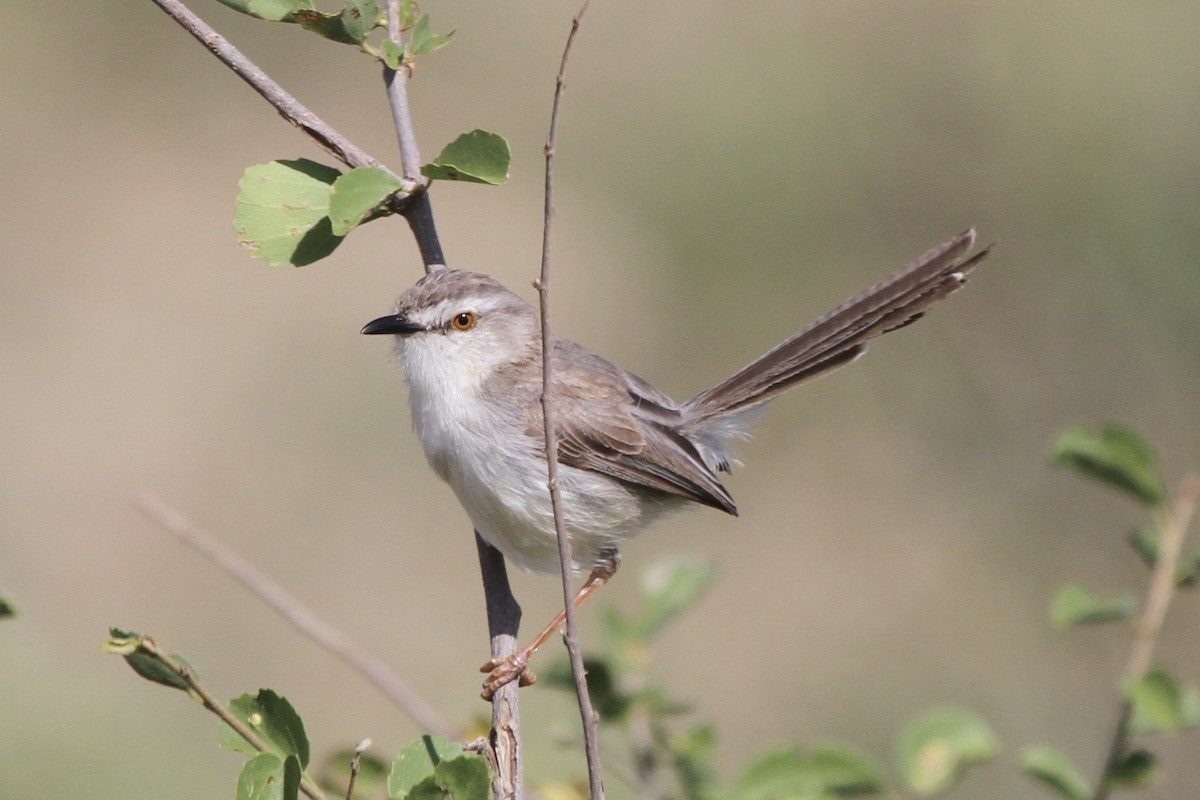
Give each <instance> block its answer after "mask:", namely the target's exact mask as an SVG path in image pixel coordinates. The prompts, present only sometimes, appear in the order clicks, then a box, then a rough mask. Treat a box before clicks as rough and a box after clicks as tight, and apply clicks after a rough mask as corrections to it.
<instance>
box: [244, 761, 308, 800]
mask: <svg viewBox="0 0 1200 800" xmlns="http://www.w3.org/2000/svg"><path fill="white" fill-rule="evenodd" d="M300 773H301V769H300V762H299V761H297V760H296V757H295V756H287V757H286V758H281V757H279V756H278V755H276V754H275V753H260V754H259V755H257V756H255V757H254V758H252V759H250V760H249V761H247V762H246V765H245V766H244V767H242V772H241V774H240V775H238V782H237V794H236V795H235V797H236V798H237V800H296V798H298V797H299V796H300Z"/></svg>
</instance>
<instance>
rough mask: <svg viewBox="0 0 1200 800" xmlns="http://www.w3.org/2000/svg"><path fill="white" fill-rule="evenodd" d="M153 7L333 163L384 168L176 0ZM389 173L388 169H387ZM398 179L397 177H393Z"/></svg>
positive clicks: (407, 186) (161, 0)
mask: <svg viewBox="0 0 1200 800" xmlns="http://www.w3.org/2000/svg"><path fill="white" fill-rule="evenodd" d="M154 4H155V5H157V6H158V7H159V8H161V9H162V10H163V11H165V12H166V13H167V15H168V16H170V17H171V19H173V20H175V21H176V22H178V23H179V24H180V25H181V26H182V27H183V28H184V29H185V30H186V31H187V32H188V33H190V34H191V35H192V36H193V37H195V39H196V41H198V42H200V44H202V45H204V46H205V47H206V48H208V50H209V52H211V53H212V54H213V55H214V56H216V57H217V58H219V59H220V60H221V61H222V62H223V63H224V64H225V65H226V66H227V67H229V68H230V69H231V70H233V71H234V73H236V74H237V76H238V77H240V78H241V79H242V80H244V81H245V82H246V83H248V84H250V87H251V88H253V89H254V91H256V92H258V93H259V94H260V95H262V96H263V99H265V100H266V101H267V102H268V103H270V104H271V105H272V106H274V107H275V110H276V111H278V112H279V114H280V116H282V117H283V118H284V119H286V120H287V121H288V122H290V123H292V124H293V125H295V126H296V127H297V128H299V129H300V130H302V131H304V133H305V134H307V135H308V137H309V138H311V139H312V140H313V141H314V142H316V143H317V144H318V145H320V146H321V147H322V148H324V149H325V150H326V151H328V152H329V154H330V155H332V156H333V157H334V158H336V159H337V160H339V161H341V162H342V163H343V164H346V165H348V166H351V167H378V168H380V169H385V170H386V169H387V167H385V166H384V165H383V164H382V163H380V162H379V160H377V159H376V158H375V157H373V156H371V155H370V154H369V153H367V152H366V151H365V150H363V149H361V148H360V147H358V145H356V144H354V143H353V142H351V141H350V140H349V139H347V138H346V137H345V136H343V135H342V134H340V133H338V132H337V131H336V130H334V128H333V127H332V126H330V125H329V124H328V123H326V122H325V121H324V120H322V119H321V118H320V117H318V116H317V115H316V114H314V113H313V112H311V111H309V110H308V108H306V107H305V106H304V104H302V103H301V102H300V101H299V100H297V99H296V98H295V97H292V95H291V94H289V93H288V92H287V90H285V89H284V88H283V87H282V86H280V85H279V84H278V83H276V82H275V81H274V80H272V79H271V78H270V77H269V76H268V75H267V74H266V73H265V72H263V71H262V70H261V69H259V67H258V66H257V65H256V64H255V63H254V62H252V61H251V60H250V59H248V58H246V56H245V55H243V54H242V52H241V51H240V50H238V49H237V48H236V47H234V46H233V45H232V44H231V43H230V42H229V40H228V39H226V38H225V37H224V36H222V35H221V34H219V33H217V32H216V31H215V30H213V29H212V28H211V27H209V25H208V24H207V23H205V22H204V20H202V19H200V18H199V17H198V16H196V15H195V14H194V13H192V11H191V10H190V9H189V8H188V7H187V6H185V5H184V4H183V3H180V2H178V0H154ZM388 171H389V172H390V170H388ZM397 177H399V176H397ZM404 184H405V186H404V189H403V190H402V191H404V192H411V191H413V189H414V188H416V187H415V184H413V182H412V181H404Z"/></svg>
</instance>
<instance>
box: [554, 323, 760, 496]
mask: <svg viewBox="0 0 1200 800" xmlns="http://www.w3.org/2000/svg"><path fill="white" fill-rule="evenodd" d="M563 345H565V346H567V347H570V348H571V352H570V354H569V356H570V357H569V358H567V359H556V364H561V363H563V362H564V361H565V362H566V363H565V364H564V366H563V368H562V369H559V368H558V367H557V366H556V371H555V375H556V376H558V377H557V378H556V379H555V381H554V404H555V405H554V408H555V419H556V427H557V429H558V461H559V463H560V464H565V465H566V466H569V467H575V468H577V469H586V470H591V471H592V472H598V473H600V474H602V475H608V476H610V477H612V478H616V479H617V480H620V481H624V482H625V483H630V484H634V485H636V486H644V487H647V488H649V489H655V490H657V491H660V492H665V493H667V494H672V495H677V496H679V497H683V498H686V499H688V500H692V501H694V502H697V503H701V504H703V505H707V506H712V507H713V508H719V509H721V510H722V511H725V512H727V513H729V514H737V506H736V505H735V504H734V502H733V498H732V497H731V496H730V494H729V492H728V490H726V488H725V487H724V486H722V485H721V482H720V481H719V480H717V477H716V475H715V474H714V473H713V471H712V470H711V469H709V468H708V466H707V465H705V463H704V459H703V458H702V457H701V455H700V452H699V451H698V450H697V449H696V446H695V445H694V444H693V443H692V442H691V441H689V440H688V439H687V438H686V437H684V436H683V435H682V434H680V433H679V432H678V431H677V430H676V426H675V425H674V424H672V420H677V419H678V416H679V412H678V411H677V410H676V409H675V408H674V407H673V406H672V405H670V404H669V400H667V398H665V397H664V396H662V395H661V394H660V393H658V392H657V391H655V390H654V389H653V388H652V387H650V386H649V385H648V384H644V385H643V383H642V382H641V381H640V380H639V379H636V378H634V379H632V380H630V379H629V378H630V377H631V376H628V375H627V374H626V373H624V372H623V371H621V370H619V369H618V368H617V367H615V366H613V365H612V364H610V363H609V362H607V361H605V360H604V359H601V358H600V357H599V356H596V355H594V354H593V353H591V352H590V351H587V350H584V349H583V348H581V347H578V346H577V345H571V344H570V343H563ZM576 366H578V367H583V369H581V370H578V371H577V370H575V369H573V367H576ZM540 416H541V415H540V414H539V415H538V417H539V421H540Z"/></svg>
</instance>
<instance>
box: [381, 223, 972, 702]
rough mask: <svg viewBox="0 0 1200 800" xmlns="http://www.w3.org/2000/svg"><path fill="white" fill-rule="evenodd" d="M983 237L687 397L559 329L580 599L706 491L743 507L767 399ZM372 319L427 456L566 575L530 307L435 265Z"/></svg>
mask: <svg viewBox="0 0 1200 800" xmlns="http://www.w3.org/2000/svg"><path fill="white" fill-rule="evenodd" d="M974 241H975V231H974V230H973V229H971V230H967V231H964V232H963V233H961V234H959V235H958V236H956V237H954V238H953V239H950V240H949V241H947V242H944V243H942V244H940V245H938V246H937V247H935V248H933V249H932V250H929V251H928V252H926V253H925V254H924V255H922V256H920V257H919V258H917V259H916V260H914V261H912V262H911V263H909V264H908V265H906V266H904V267H903V268H902V269H900V270H899V271H897V272H895V273H893V274H892V275H890V276H889V277H887V278H885V279H884V280H882V281H880V282H879V283H877V284H875V285H874V286H872V287H871V288H869V289H867V290H866V291H864V292H862V293H861V294H859V295H857V296H855V297H853V298H851V299H850V300H848V301H846V302H845V303H843V304H842V305H840V306H838V307H837V308H835V309H834V310H833V311H831V312H829V313H828V314H826V315H825V316H823V317H821V318H820V319H818V320H816V321H815V322H813V323H812V324H810V325H809V326H808V327H806V328H804V329H803V330H801V331H800V332H799V333H797V334H795V335H794V336H792V337H790V338H788V339H786V340H785V341H784V342H783V343H782V344H780V345H779V346H777V347H775V348H774V349H772V350H771V351H769V352H767V353H766V354H765V355H763V356H762V357H760V358H758V359H756V360H755V361H753V362H752V363H751V364H749V365H748V366H746V367H744V368H742V369H741V370H739V371H738V372H736V373H734V374H733V375H731V376H730V377H728V378H726V379H725V380H723V381H721V382H720V383H718V384H717V385H715V386H713V387H711V388H709V389H705V390H704V391H702V392H700V393H699V394H697V395H696V396H695V397H693V398H692V399H690V400H687V401H686V402H683V403H676V402H675V401H673V400H671V398H669V397H667V396H666V395H665V394H663V393H662V392H660V391H658V390H657V389H655V388H654V387H653V386H651V385H650V384H649V383H647V382H646V381H644V380H642V379H641V378H639V377H637V376H635V375H633V374H631V373H629V372H627V371H625V370H623V369H621V368H620V367H618V366H616V365H614V364H612V363H611V362H609V361H607V360H605V359H603V358H601V357H600V356H598V355H596V354H595V353H593V352H591V351H590V350H588V349H587V348H585V347H583V346H581V345H578V344H575V343H574V342H571V341H568V340H566V339H555V341H554V353H553V359H552V379H553V393H552V396H551V401H552V403H553V405H554V409H555V416H556V418H557V431H556V434H557V437H558V461H559V491H560V494H561V499H562V506H563V514H564V521H565V523H566V530H567V532H568V534H569V536H570V537H571V545H572V553H573V559H574V564H573V565H572V567H573V570H574V571H576V572H583V571H588V570H590V571H591V574H590V576H589V577H588V579H587V581H585V583H584V585H583V588H582V589H580V592H579V595H578V596H577V598H576V601H575V602H576V605H579V604H581V603H582V602H583V600H585V599H586V598H587V597H588V596H590V595H591V594H592V593H593V592H594V591H595V590H596V589H597V588H599V586H601V585H603V583H605V582H606V581H607V580H608V578H609V577H611V576H612V574H613V573H614V572H615V571H616V568H617V565H618V563H619V547H620V545H621V543H622V542H623V541H625V540H626V539H628V538H630V537H632V536H634V535H635V534H637V533H639V532H640V531H642V530H643V529H645V528H646V527H648V526H649V525H651V524H652V523H653V522H654V521H655V520H657V519H659V518H660V517H662V516H663V515H664V514H666V513H668V512H671V511H675V510H677V509H681V508H684V507H685V506H687V505H688V504H689V503H699V504H701V505H707V506H712V507H713V508H718V509H720V510H722V511H725V512H727V513H729V514H735V515H736V514H737V507H736V506H735V505H734V502H733V498H732V497H731V496H730V495H729V492H728V491H727V490H726V489H725V487H724V486H722V485H721V481H720V480H719V478H718V473H720V472H728V471H729V470H730V466H731V464H732V463H733V461H734V459H733V455H732V452H731V444H732V442H733V441H734V440H737V439H740V438H745V436H746V435H747V429H748V426H749V425H750V424H751V423H752V422H753V421H754V420H755V419H756V418H757V416H758V412H760V411H761V410H762V408H763V406H764V404H765V403H767V402H768V401H770V400H772V399H773V398H774V397H775V396H776V395H778V394H780V393H781V392H783V391H785V390H786V389H789V388H791V387H792V386H795V385H796V384H798V383H801V382H803V381H806V380H809V379H811V378H815V377H817V376H819V375H823V374H825V373H827V372H829V371H830V370H833V369H836V368H837V367H841V366H843V365H845V364H848V363H850V362H851V361H853V360H855V359H856V358H858V357H859V356H860V355H862V354H863V352H864V351H865V349H866V344H867V342H868V341H869V340H870V339H872V338H874V337H876V336H878V335H880V334H883V333H887V332H888V331H892V330H896V329H897V328H900V327H903V326H905V325H908V324H909V323H911V322H913V321H915V320H916V319H918V318H919V317H920V316H921V315H922V314H923V313H924V311H925V309H926V308H928V307H929V306H930V305H932V304H933V303H935V302H936V301H938V300H940V299H942V298H943V297H946V296H947V295H949V294H950V293H951V292H953V291H955V290H956V289H958V288H959V287H960V286H962V285H963V283H964V282H965V280H966V278H967V275H968V273H970V271H971V270H972V269H973V268H974V267H975V265H976V264H978V263H979V262H980V261H981V260H982V259H983V258H984V257H985V256H986V255H987V253H988V248H984V249H982V250H980V251H978V252H975V253H974V254H970V250H971V248H972V246H973V244H974ZM362 332H363V333H366V334H383V333H390V334H393V335H395V336H396V341H397V352H398V354H399V357H400V362H401V364H402V366H403V368H404V374H405V378H406V380H407V382H408V386H409V395H410V404H411V406H412V418H413V426H414V427H415V429H416V432H417V436H418V438H419V439H420V440H421V445H422V447H423V448H424V450H425V457H426V458H427V459H428V460H429V464H430V465H431V466H432V467H433V470H434V471H435V472H436V473H437V474H438V476H439V477H441V478H442V480H444V481H446V482H447V483H449V484H450V486H451V487H452V488H453V489H454V493H455V494H456V495H457V496H458V500H459V502H460V503H462V506H463V508H464V509H466V512H467V515H468V516H469V517H470V518H471V522H472V523H473V524H474V526H475V529H476V530H477V531H478V532H479V535H480V536H482V537H483V539H484V540H485V541H487V542H488V543H489V544H491V545H492V546H493V547H496V548H497V549H499V550H500V552H502V553H503V554H504V555H505V556H506V557H507V558H508V559H509V560H510V561H511V562H512V563H513V564H515V565H517V566H518V567H520V568H521V569H524V570H531V571H534V572H544V573H559V572H560V571H561V567H560V563H559V556H558V545H557V539H556V536H555V531H554V518H553V513H552V509H551V505H550V494H549V490H548V488H547V480H546V468H547V467H546V459H545V447H544V443H545V440H544V435H545V434H544V431H543V427H542V425H543V424H542V406H541V392H542V354H541V332H540V324H539V320H538V314H537V312H536V310H535V309H534V308H533V307H532V306H531V305H530V304H529V303H527V302H526V301H524V300H522V299H521V298H520V297H518V296H517V295H515V294H513V293H512V292H511V291H509V290H508V289H506V288H504V287H503V286H501V285H500V284H499V283H497V282H496V281H495V280H493V279H492V278H490V277H488V276H487V275H482V274H480V273H477V272H465V271H462V270H451V269H437V270H434V271H432V272H430V273H429V274H428V275H426V276H425V277H424V278H422V279H421V280H420V281H418V282H417V283H416V285H414V286H412V287H411V288H410V289H408V290H407V291H406V292H404V294H402V295H401V296H400V299H399V300H398V301H397V303H396V313H395V314H393V315H390V316H386V317H380V318H379V319H376V320H373V321H372V322H369V323H367V325H366V326H365V327H364V328H363V329H362ZM561 622H562V615H561V614H560V616H559V617H558V618H556V619H555V620H553V621H552V622H551V623H550V625H548V626H547V627H546V628H545V629H544V630H543V631H542V633H541V634H539V637H538V638H537V639H535V641H534V642H533V643H532V644H531V645H530V646H529V647H527V648H525V649H524V650H522V651H521V652H520V653H518V654H517V655H516V656H515V657H513V658H511V659H509V660H507V661H505V662H503V663H495V662H488V664H485V665H484V669H485V671H489V672H490V673H491V675H490V676H489V678H488V680H487V681H486V682H485V684H484V696H485V697H490V695H491V693H492V692H494V691H495V689H496V688H498V687H499V686H502V685H503V684H504V683H507V682H508V681H511V680H513V679H514V678H516V677H518V676H521V675H522V674H523V673H524V672H525V666H526V664H527V663H528V660H529V657H530V656H531V655H532V654H533V652H534V651H535V650H536V649H537V648H538V647H539V646H540V645H541V644H542V643H543V642H544V641H545V639H546V638H548V637H549V636H550V635H551V634H552V633H553V631H554V630H555V629H556V628H557V627H558V626H559V625H560V624H561ZM526 677H527V679H529V680H531V678H530V677H529V676H526Z"/></svg>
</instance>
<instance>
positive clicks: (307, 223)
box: [233, 158, 342, 267]
mask: <svg viewBox="0 0 1200 800" xmlns="http://www.w3.org/2000/svg"><path fill="white" fill-rule="evenodd" d="M339 175H341V173H340V172H338V171H337V170H336V169H334V168H332V167H327V166H325V165H323V164H318V163H316V162H314V161H309V160H308V159H304V158H301V159H297V160H295V161H272V162H270V163H268V164H255V165H254V166H251V167H247V168H246V172H245V174H244V175H242V179H241V180H240V181H238V190H239V191H238V197H237V202H236V204H235V205H234V215H233V227H234V230H235V231H236V232H237V237H238V241H239V242H241V243H242V244H244V245H245V246H246V247H247V248H249V249H250V251H251V253H253V255H254V256H255V257H256V258H261V259H262V260H263V261H266V262H267V263H268V264H270V265H272V266H282V265H284V264H292V265H294V266H298V267H299V266H304V265H305V264H311V263H313V262H314V261H318V260H320V259H322V258H324V257H325V256H327V255H329V254H330V253H332V252H333V251H334V249H336V248H337V246H338V245H339V244H341V243H342V239H341V237H340V236H335V235H334V234H333V231H332V228H331V225H330V221H329V187H330V186H331V185H332V184H333V182H334V181H335V180H336V179H337V177H338V176H339Z"/></svg>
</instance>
